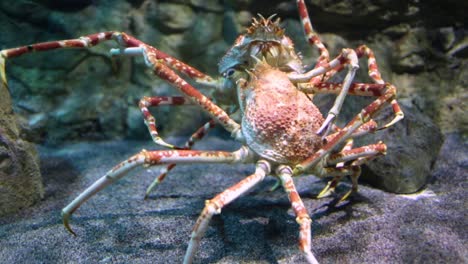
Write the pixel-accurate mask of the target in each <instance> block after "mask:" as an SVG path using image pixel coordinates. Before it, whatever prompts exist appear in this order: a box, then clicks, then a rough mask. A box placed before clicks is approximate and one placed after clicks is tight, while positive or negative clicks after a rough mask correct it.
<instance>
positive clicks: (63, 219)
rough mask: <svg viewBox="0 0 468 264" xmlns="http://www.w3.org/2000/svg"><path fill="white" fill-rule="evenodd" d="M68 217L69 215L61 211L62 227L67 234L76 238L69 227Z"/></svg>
mask: <svg viewBox="0 0 468 264" xmlns="http://www.w3.org/2000/svg"><path fill="white" fill-rule="evenodd" d="M70 215H71V214H70V213H68V212H65V210H62V221H63V225H64V226H65V228H66V229H67V230H68V232H70V233H71V234H72V235H74V236H76V233H75V232H74V231H73V230H72V229H71V227H70Z"/></svg>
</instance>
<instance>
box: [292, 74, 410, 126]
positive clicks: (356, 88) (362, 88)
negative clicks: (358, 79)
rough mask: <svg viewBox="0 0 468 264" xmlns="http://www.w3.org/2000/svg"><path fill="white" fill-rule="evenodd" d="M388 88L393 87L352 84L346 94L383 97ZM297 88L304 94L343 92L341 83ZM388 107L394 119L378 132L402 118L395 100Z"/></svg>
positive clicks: (299, 85)
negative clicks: (390, 108) (390, 107)
mask: <svg viewBox="0 0 468 264" xmlns="http://www.w3.org/2000/svg"><path fill="white" fill-rule="evenodd" d="M389 86H391V87H394V86H393V85H389V84H387V83H382V84H381V83H352V84H351V85H350V87H349V90H348V93H349V94H350V95H357V96H372V97H379V96H383V95H384V94H385V93H386V92H387V89H388V87H389ZM297 87H298V89H299V90H301V91H303V92H305V93H327V94H341V93H342V91H343V84H342V83H330V82H322V83H317V84H312V83H299V84H298V85H297ZM395 93H396V90H395ZM390 105H391V106H392V110H393V112H394V114H395V117H394V118H393V119H392V120H391V121H390V122H389V123H387V124H385V125H383V126H382V127H380V128H378V130H380V129H385V128H388V127H389V126H392V125H393V124H395V123H397V122H398V121H400V120H401V119H403V118H404V114H403V111H401V108H400V106H399V105H398V102H397V101H396V99H395V98H392V99H391V100H390Z"/></svg>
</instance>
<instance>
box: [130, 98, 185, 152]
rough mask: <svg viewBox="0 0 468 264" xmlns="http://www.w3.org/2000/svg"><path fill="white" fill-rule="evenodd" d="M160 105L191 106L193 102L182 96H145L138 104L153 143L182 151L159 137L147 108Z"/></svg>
mask: <svg viewBox="0 0 468 264" xmlns="http://www.w3.org/2000/svg"><path fill="white" fill-rule="evenodd" d="M161 105H193V102H192V101H190V100H188V99H187V98H185V97H182V96H153V97H147V96H145V97H143V98H141V99H140V102H139V103H138V107H139V108H140V111H141V113H142V114H143V119H144V120H145V125H146V127H147V128H148V131H149V133H150V135H151V138H152V139H153V141H154V143H156V144H158V145H160V146H163V147H167V148H170V149H183V148H179V147H176V146H174V145H172V144H169V143H167V142H165V141H164V140H163V139H162V138H161V137H160V136H159V133H158V130H157V126H156V118H154V116H153V115H152V114H151V112H150V111H149V109H148V108H149V107H157V106H161Z"/></svg>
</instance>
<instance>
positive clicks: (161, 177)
mask: <svg viewBox="0 0 468 264" xmlns="http://www.w3.org/2000/svg"><path fill="white" fill-rule="evenodd" d="M214 126H215V122H214V120H210V121H208V122H207V123H206V124H204V125H203V126H202V127H200V128H199V129H198V130H197V131H195V133H193V134H192V136H191V137H190V138H189V139H188V140H187V142H185V145H184V146H183V147H182V148H181V149H186V150H189V149H192V147H193V145H194V144H195V143H196V142H197V141H199V140H201V139H202V138H203V137H204V136H205V135H206V134H207V132H208V130H210V129H211V128H213V127H214ZM175 166H176V163H171V164H169V165H167V166H166V167H165V168H164V170H163V172H162V173H161V174H160V175H159V176H158V177H156V178H155V179H154V181H153V182H152V183H151V185H150V186H149V187H148V188H147V189H146V194H145V199H147V198H148V196H149V194H150V193H151V191H152V190H153V189H154V188H155V187H156V186H157V185H159V184H160V183H161V182H162V181H163V180H164V179H165V178H166V176H167V174H168V173H169V172H170V171H171V170H172V169H174V167H175Z"/></svg>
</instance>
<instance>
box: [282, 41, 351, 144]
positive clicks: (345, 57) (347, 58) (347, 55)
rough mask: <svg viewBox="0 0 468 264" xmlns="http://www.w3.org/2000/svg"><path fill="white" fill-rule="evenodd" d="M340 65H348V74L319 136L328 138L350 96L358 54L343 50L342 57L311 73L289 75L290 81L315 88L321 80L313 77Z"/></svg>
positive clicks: (324, 64) (339, 56)
mask: <svg viewBox="0 0 468 264" xmlns="http://www.w3.org/2000/svg"><path fill="white" fill-rule="evenodd" d="M340 65H347V66H348V72H347V74H346V76H345V78H344V80H343V83H342V86H341V87H342V88H341V90H340V91H339V94H338V96H337V97H336V99H335V102H334V104H333V106H332V108H331V109H330V111H329V112H328V114H327V117H326V118H325V121H324V123H323V124H322V126H321V127H320V128H319V129H318V131H317V134H325V136H326V134H327V133H328V132H329V130H330V128H331V126H332V125H333V122H334V120H335V118H336V116H338V114H339V112H340V110H341V107H342V106H343V102H344V99H345V98H346V95H347V94H348V90H349V88H350V86H351V84H352V82H353V80H354V76H355V75H356V71H357V70H358V69H359V65H358V58H357V55H356V52H355V51H354V50H352V49H343V50H342V51H341V53H340V55H338V57H336V58H335V59H333V60H332V61H330V62H326V63H325V62H324V63H322V65H320V66H318V67H316V68H314V69H313V70H311V71H309V72H306V73H295V72H293V73H290V74H288V77H289V79H290V80H291V81H292V82H294V83H310V84H311V85H312V86H314V85H315V84H317V83H319V82H320V81H321V80H319V79H314V78H313V77H316V76H321V75H323V74H325V73H326V72H328V71H330V70H332V69H334V68H336V67H339V66H340ZM324 132H326V133H324Z"/></svg>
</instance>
